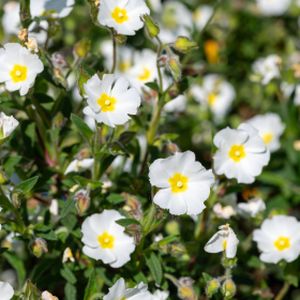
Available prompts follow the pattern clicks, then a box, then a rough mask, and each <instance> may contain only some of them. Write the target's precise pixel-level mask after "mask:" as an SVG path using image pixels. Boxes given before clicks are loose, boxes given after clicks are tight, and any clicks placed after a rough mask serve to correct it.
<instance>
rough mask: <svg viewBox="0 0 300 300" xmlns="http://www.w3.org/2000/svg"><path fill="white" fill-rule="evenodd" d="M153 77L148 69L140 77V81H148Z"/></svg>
mask: <svg viewBox="0 0 300 300" xmlns="http://www.w3.org/2000/svg"><path fill="white" fill-rule="evenodd" d="M150 77H151V71H150V70H149V69H148V68H144V69H143V72H142V73H141V74H140V75H139V76H138V79H139V80H140V81H147V80H149V79H150Z"/></svg>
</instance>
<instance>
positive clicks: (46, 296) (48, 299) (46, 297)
mask: <svg viewBox="0 0 300 300" xmlns="http://www.w3.org/2000/svg"><path fill="white" fill-rule="evenodd" d="M42 300H59V299H58V298H57V297H55V296H53V295H52V294H51V293H49V292H48V291H43V293H42Z"/></svg>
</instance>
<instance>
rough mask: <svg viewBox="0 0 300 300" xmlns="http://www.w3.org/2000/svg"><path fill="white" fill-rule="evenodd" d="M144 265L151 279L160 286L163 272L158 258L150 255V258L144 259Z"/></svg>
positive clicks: (152, 254)
mask: <svg viewBox="0 0 300 300" xmlns="http://www.w3.org/2000/svg"><path fill="white" fill-rule="evenodd" d="M146 264H147V266H148V268H149V270H150V272H151V275H152V277H153V279H154V280H155V282H156V283H157V284H158V285H160V283H161V281H162V277H163V272H162V267H161V263H160V261H159V259H158V257H157V256H156V255H155V254H154V253H151V255H150V257H147V258H146Z"/></svg>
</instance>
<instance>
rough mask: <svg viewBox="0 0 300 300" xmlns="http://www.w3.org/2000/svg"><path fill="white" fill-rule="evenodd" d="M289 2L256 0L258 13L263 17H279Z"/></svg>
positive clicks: (284, 0) (283, 0)
mask: <svg viewBox="0 0 300 300" xmlns="http://www.w3.org/2000/svg"><path fill="white" fill-rule="evenodd" d="M291 2H292V1H291V0H256V3H257V6H258V9H259V11H260V12H261V13H262V14H263V15H265V16H280V15H282V14H284V13H285V12H286V11H287V10H288V8H289V6H290V5H291Z"/></svg>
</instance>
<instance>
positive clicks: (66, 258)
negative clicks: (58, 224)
mask: <svg viewBox="0 0 300 300" xmlns="http://www.w3.org/2000/svg"><path fill="white" fill-rule="evenodd" d="M68 261H70V262H74V261H75V259H74V256H73V252H72V250H71V248H69V247H68V248H66V249H65V251H64V254H63V259H62V262H63V263H66V262H68Z"/></svg>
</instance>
